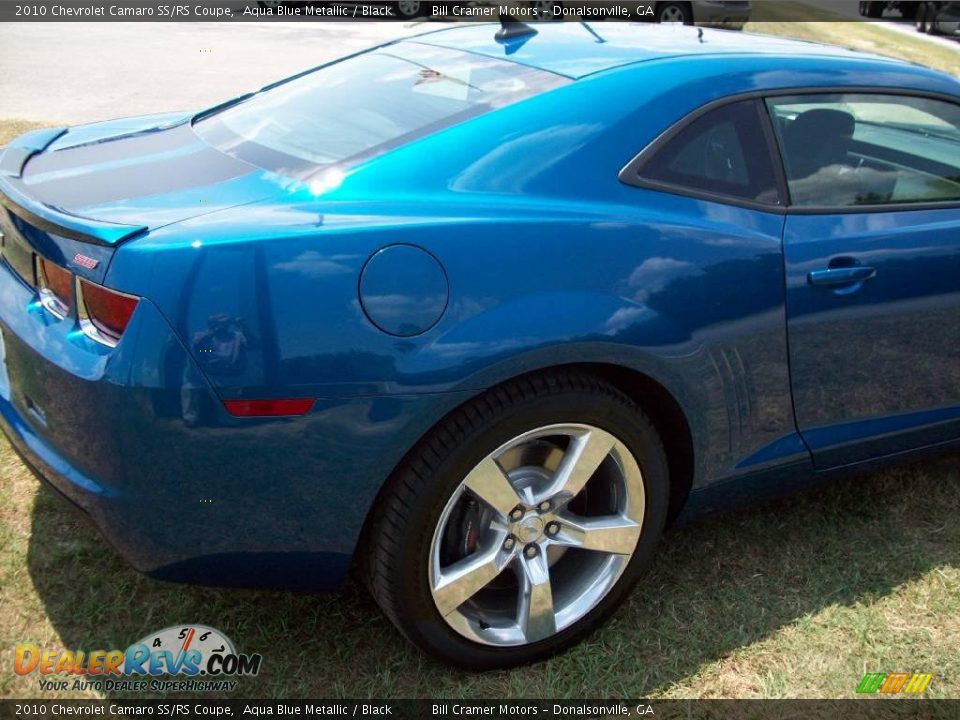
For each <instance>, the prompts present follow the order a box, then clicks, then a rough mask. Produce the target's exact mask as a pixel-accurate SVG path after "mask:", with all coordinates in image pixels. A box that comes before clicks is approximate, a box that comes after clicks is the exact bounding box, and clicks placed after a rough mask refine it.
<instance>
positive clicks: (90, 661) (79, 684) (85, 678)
mask: <svg viewBox="0 0 960 720" xmlns="http://www.w3.org/2000/svg"><path fill="white" fill-rule="evenodd" d="M262 661H263V657H262V656H261V655H259V654H257V653H255V654H252V655H245V654H243V653H238V652H237V651H236V648H235V647H234V644H233V642H232V641H231V640H230V638H228V637H227V636H226V635H224V634H223V633H222V632H220V631H219V630H216V629H214V628H212V627H207V626H206V625H173V626H171V627H168V628H164V629H163V630H160V631H159V632H155V633H151V634H149V635H147V636H146V637H145V638H143V639H142V640H139V641H138V642H135V643H133V644H132V645H130V646H129V647H128V648H127V649H126V650H91V651H86V652H85V651H83V650H75V651H74V650H41V649H40V648H39V647H37V646H36V645H32V644H29V643H20V644H18V645H17V647H16V649H15V651H14V657H13V671H14V672H15V673H16V674H17V675H29V674H31V673H37V674H38V675H39V684H40V689H41V690H58V691H63V690H100V691H114V692H115V691H132V692H143V691H145V690H152V691H191V692H197V691H200V692H202V691H229V690H234V689H235V688H236V686H237V684H238V682H237V680H234V679H233V678H234V677H237V676H254V675H256V674H257V673H259V672H260V665H261V663H262ZM61 676H66V677H61ZM171 676H172V677H171ZM160 678H164V679H160ZM174 678H175V679H174Z"/></svg>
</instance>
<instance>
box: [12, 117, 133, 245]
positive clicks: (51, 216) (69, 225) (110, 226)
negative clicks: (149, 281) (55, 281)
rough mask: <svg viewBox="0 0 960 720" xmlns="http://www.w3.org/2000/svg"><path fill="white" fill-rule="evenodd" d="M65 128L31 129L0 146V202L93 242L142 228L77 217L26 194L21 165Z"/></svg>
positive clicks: (57, 231) (49, 228) (113, 241)
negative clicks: (4, 145) (1, 147)
mask: <svg viewBox="0 0 960 720" xmlns="http://www.w3.org/2000/svg"><path fill="white" fill-rule="evenodd" d="M66 131H67V130H66V128H56V129H49V130H35V131H33V132H29V133H26V134H25V135H21V136H20V137H18V138H16V139H15V140H13V141H12V142H11V143H10V144H9V145H7V147H6V148H5V149H3V150H0V205H3V206H4V207H5V208H7V210H9V211H10V212H12V213H13V214H14V215H17V216H18V217H20V218H21V219H23V220H25V221H26V222H28V223H30V224H31V225H33V226H35V227H38V228H40V229H41V230H44V231H45V232H49V233H51V234H54V235H61V236H64V237H71V238H75V239H77V240H82V241H84V242H92V243H96V244H97V245H117V244H118V243H121V242H123V241H124V240H126V239H128V238H130V237H133V236H134V235H137V234H139V233H141V232H143V231H144V230H146V229H147V226H146V225H120V224H118V223H111V222H104V221H102V220H92V219H90V218H84V217H80V216H78V215H73V214H71V213H68V212H66V211H64V210H61V209H59V208H55V207H52V206H50V205H46V204H44V203H42V202H39V201H38V200H36V199H34V198H32V197H30V194H29V192H28V190H27V187H26V184H25V183H24V182H23V180H22V179H21V173H22V172H23V168H24V166H26V164H27V161H28V160H29V159H30V158H31V157H33V156H34V155H36V154H37V153H40V152H43V151H44V150H45V149H46V148H47V147H49V146H50V144H51V143H52V142H53V141H54V140H56V139H57V138H59V137H60V136H61V135H63V134H64V133H65V132H66Z"/></svg>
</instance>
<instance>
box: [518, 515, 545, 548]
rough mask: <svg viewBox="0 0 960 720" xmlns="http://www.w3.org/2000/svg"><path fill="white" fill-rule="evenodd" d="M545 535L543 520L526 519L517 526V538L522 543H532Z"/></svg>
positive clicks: (535, 518) (536, 518)
mask: <svg viewBox="0 0 960 720" xmlns="http://www.w3.org/2000/svg"><path fill="white" fill-rule="evenodd" d="M541 535H543V520H542V519H541V518H538V517H528V518H524V519H523V520H521V521H520V523H519V524H518V525H517V537H518V538H519V539H520V542H522V543H531V542H533V541H534V540H538V539H539V538H540V536H541Z"/></svg>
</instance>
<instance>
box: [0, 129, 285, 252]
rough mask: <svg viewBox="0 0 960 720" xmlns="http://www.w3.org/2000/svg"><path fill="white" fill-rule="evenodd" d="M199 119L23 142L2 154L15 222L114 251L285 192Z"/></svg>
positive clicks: (1, 192) (1, 194) (0, 194)
mask: <svg viewBox="0 0 960 720" xmlns="http://www.w3.org/2000/svg"><path fill="white" fill-rule="evenodd" d="M190 117H191V116H185V115H162V116H149V117H146V118H132V119H127V120H120V121H111V122H106V123H97V124H94V125H87V126H82V127H79V128H73V129H69V130H66V129H53V130H39V131H35V132H32V133H27V134H26V135H23V136H21V137H20V138H18V139H17V140H15V141H13V142H12V143H11V144H10V145H9V146H8V147H7V148H6V149H5V150H4V151H3V152H2V154H0V203H2V204H3V205H4V206H5V207H6V210H7V211H8V213H9V215H10V217H9V221H10V222H14V221H19V222H22V223H25V224H26V225H28V226H30V227H32V228H33V229H35V230H37V231H39V232H41V233H44V234H49V235H54V236H61V237H66V238H69V239H72V240H76V241H79V242H86V243H93V244H96V245H101V246H108V247H111V246H116V245H118V244H119V243H122V242H124V241H125V240H128V239H130V238H132V237H134V236H136V235H138V234H140V233H142V232H144V231H147V230H151V229H156V228H158V227H162V226H164V225H169V224H171V223H176V222H180V221H182V220H186V219H188V218H192V217H196V216H198V215H204V214H207V213H211V212H216V211H218V210H223V209H226V208H229V207H234V206H236V205H242V204H245V203H248V202H252V201H255V200H260V199H262V198H264V197H267V196H268V195H269V194H270V193H271V192H276V184H275V181H273V182H272V181H271V180H270V179H269V178H268V177H265V175H266V174H265V173H263V171H261V170H259V169H257V168H254V167H253V166H252V165H249V164H248V163H245V162H243V161H242V160H238V159H237V158H234V157H231V156H229V155H226V154H224V153H222V152H220V151H219V150H216V149H215V148H213V147H211V146H210V145H208V144H207V143H205V142H203V141H202V140H200V139H199V138H198V137H197V136H196V135H195V134H194V132H193V128H192V127H191V124H190ZM19 234H21V235H23V234H24V233H22V232H21V233H19ZM27 234H29V233H27Z"/></svg>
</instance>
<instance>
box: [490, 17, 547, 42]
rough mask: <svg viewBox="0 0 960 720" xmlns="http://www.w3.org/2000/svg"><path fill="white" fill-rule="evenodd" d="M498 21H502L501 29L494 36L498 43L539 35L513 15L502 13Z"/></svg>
mask: <svg viewBox="0 0 960 720" xmlns="http://www.w3.org/2000/svg"><path fill="white" fill-rule="evenodd" d="M498 19H499V20H500V29H499V30H497V34H496V35H494V36H493V37H494V39H495V40H496V41H497V42H507V41H509V40H513V39H514V38H519V37H527V36H529V35H536V34H537V31H536V30H534V29H533V28H532V27H530V26H529V25H527V24H526V23H522V22H520V21H519V20H517V19H516V18H515V17H513V16H512V15H508V14H506V13H500V15H499V16H498Z"/></svg>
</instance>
